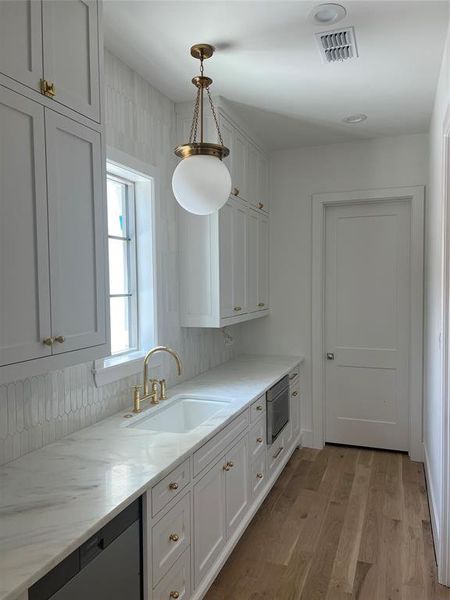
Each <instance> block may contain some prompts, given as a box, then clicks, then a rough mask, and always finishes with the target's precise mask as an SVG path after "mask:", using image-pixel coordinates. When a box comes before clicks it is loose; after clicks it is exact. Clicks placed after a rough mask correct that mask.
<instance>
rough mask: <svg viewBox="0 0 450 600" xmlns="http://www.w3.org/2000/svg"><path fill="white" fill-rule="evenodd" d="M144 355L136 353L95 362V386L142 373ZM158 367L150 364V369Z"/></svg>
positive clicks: (141, 352)
mask: <svg viewBox="0 0 450 600" xmlns="http://www.w3.org/2000/svg"><path fill="white" fill-rule="evenodd" d="M145 354H146V352H143V351H137V352H130V353H129V354H121V355H120V356H109V357H108V358H104V359H101V360H96V361H95V363H94V370H93V374H94V381H95V385H96V386H97V387H101V386H103V385H107V384H108V383H113V382H114V381H119V379H125V378H126V377H131V376H132V375H137V374H138V373H142V370H143V367H144V357H145ZM158 366H159V365H158V364H155V363H152V367H158Z"/></svg>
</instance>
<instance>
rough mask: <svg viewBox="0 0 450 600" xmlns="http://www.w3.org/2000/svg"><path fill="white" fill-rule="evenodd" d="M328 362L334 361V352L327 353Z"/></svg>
mask: <svg viewBox="0 0 450 600" xmlns="http://www.w3.org/2000/svg"><path fill="white" fill-rule="evenodd" d="M327 360H334V352H327Z"/></svg>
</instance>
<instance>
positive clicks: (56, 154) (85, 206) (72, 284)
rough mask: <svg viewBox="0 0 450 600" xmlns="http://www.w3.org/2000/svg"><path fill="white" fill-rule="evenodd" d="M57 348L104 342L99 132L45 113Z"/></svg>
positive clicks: (102, 194) (47, 111)
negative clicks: (59, 340) (61, 339)
mask: <svg viewBox="0 0 450 600" xmlns="http://www.w3.org/2000/svg"><path fill="white" fill-rule="evenodd" d="M45 123H46V136H47V163H48V165H47V185H48V211H49V237H50V282H51V306H52V332H53V336H54V337H55V338H58V337H59V336H63V337H64V341H62V342H60V343H59V342H58V340H56V342H55V344H54V346H53V353H62V352H67V351H71V350H78V349H81V348H88V347H92V346H96V345H100V344H104V343H105V341H106V316H105V313H106V309H105V295H106V294H105V272H106V252H105V201H104V190H103V161H102V151H101V146H100V134H99V133H97V132H96V131H93V130H92V129H90V128H88V127H85V126H83V125H80V124H79V123H76V122H75V121H72V120H71V119H68V118H67V117H63V116H61V115H59V114H57V113H55V112H53V111H50V110H46V112H45Z"/></svg>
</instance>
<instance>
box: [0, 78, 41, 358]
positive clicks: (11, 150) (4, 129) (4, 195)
mask: <svg viewBox="0 0 450 600" xmlns="http://www.w3.org/2000/svg"><path fill="white" fill-rule="evenodd" d="M0 139H1V140H7V142H6V143H3V144H2V149H1V160H0V281H1V285H0V365H7V364H12V363H16V362H21V361H25V360H30V359H33V358H40V357H43V356H47V355H49V354H51V347H50V346H47V345H45V344H44V343H43V340H44V339H45V338H48V337H50V336H51V329H50V298H49V273H48V231H47V193H46V185H45V136H44V109H43V108H42V107H41V106H40V105H39V104H37V103H35V102H32V101H31V100H28V99H27V98H24V97H23V96H21V95H19V94H16V93H15V92H11V91H9V90H7V89H5V88H2V87H1V86H0Z"/></svg>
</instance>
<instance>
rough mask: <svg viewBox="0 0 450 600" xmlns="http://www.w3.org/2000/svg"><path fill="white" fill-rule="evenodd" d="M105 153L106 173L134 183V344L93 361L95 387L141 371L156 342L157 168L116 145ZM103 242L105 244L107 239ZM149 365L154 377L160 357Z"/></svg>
mask: <svg viewBox="0 0 450 600" xmlns="http://www.w3.org/2000/svg"><path fill="white" fill-rule="evenodd" d="M106 156H107V171H108V173H110V174H112V175H113V176H117V177H118V178H122V179H125V180H128V181H130V182H132V183H134V203H135V207H134V208H135V220H136V221H135V232H136V262H137V266H136V278H137V299H136V301H137V314H138V323H137V343H138V347H137V349H135V350H132V351H130V352H125V353H121V354H115V355H112V356H108V357H106V358H104V359H99V360H96V361H95V362H94V367H93V374H94V380H95V384H96V385H97V387H99V386H102V385H105V384H108V383H112V382H114V381H118V380H119V379H123V378H125V377H130V376H132V375H136V374H138V373H141V372H142V369H143V358H144V356H145V354H146V353H147V351H148V350H149V349H150V348H151V347H153V346H156V345H157V344H158V310H157V307H158V287H157V281H158V267H157V253H156V247H157V240H156V236H157V232H158V228H157V227H156V222H157V217H158V214H157V212H158V206H159V171H158V168H157V167H154V166H152V165H148V164H146V163H144V162H143V161H141V160H139V159H137V158H135V157H134V156H130V155H129V154H126V153H125V152H122V151H120V150H117V149H116V148H111V147H108V148H107V151H106ZM105 243H106V244H107V240H105ZM108 298H109V283H108ZM108 314H109V307H108ZM108 335H110V329H108ZM151 367H152V369H151V370H152V375H155V376H156V375H157V372H158V370H159V368H160V367H161V362H160V360H158V359H156V360H155V361H154V362H152V365H151ZM153 371H155V372H154V373H153Z"/></svg>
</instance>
